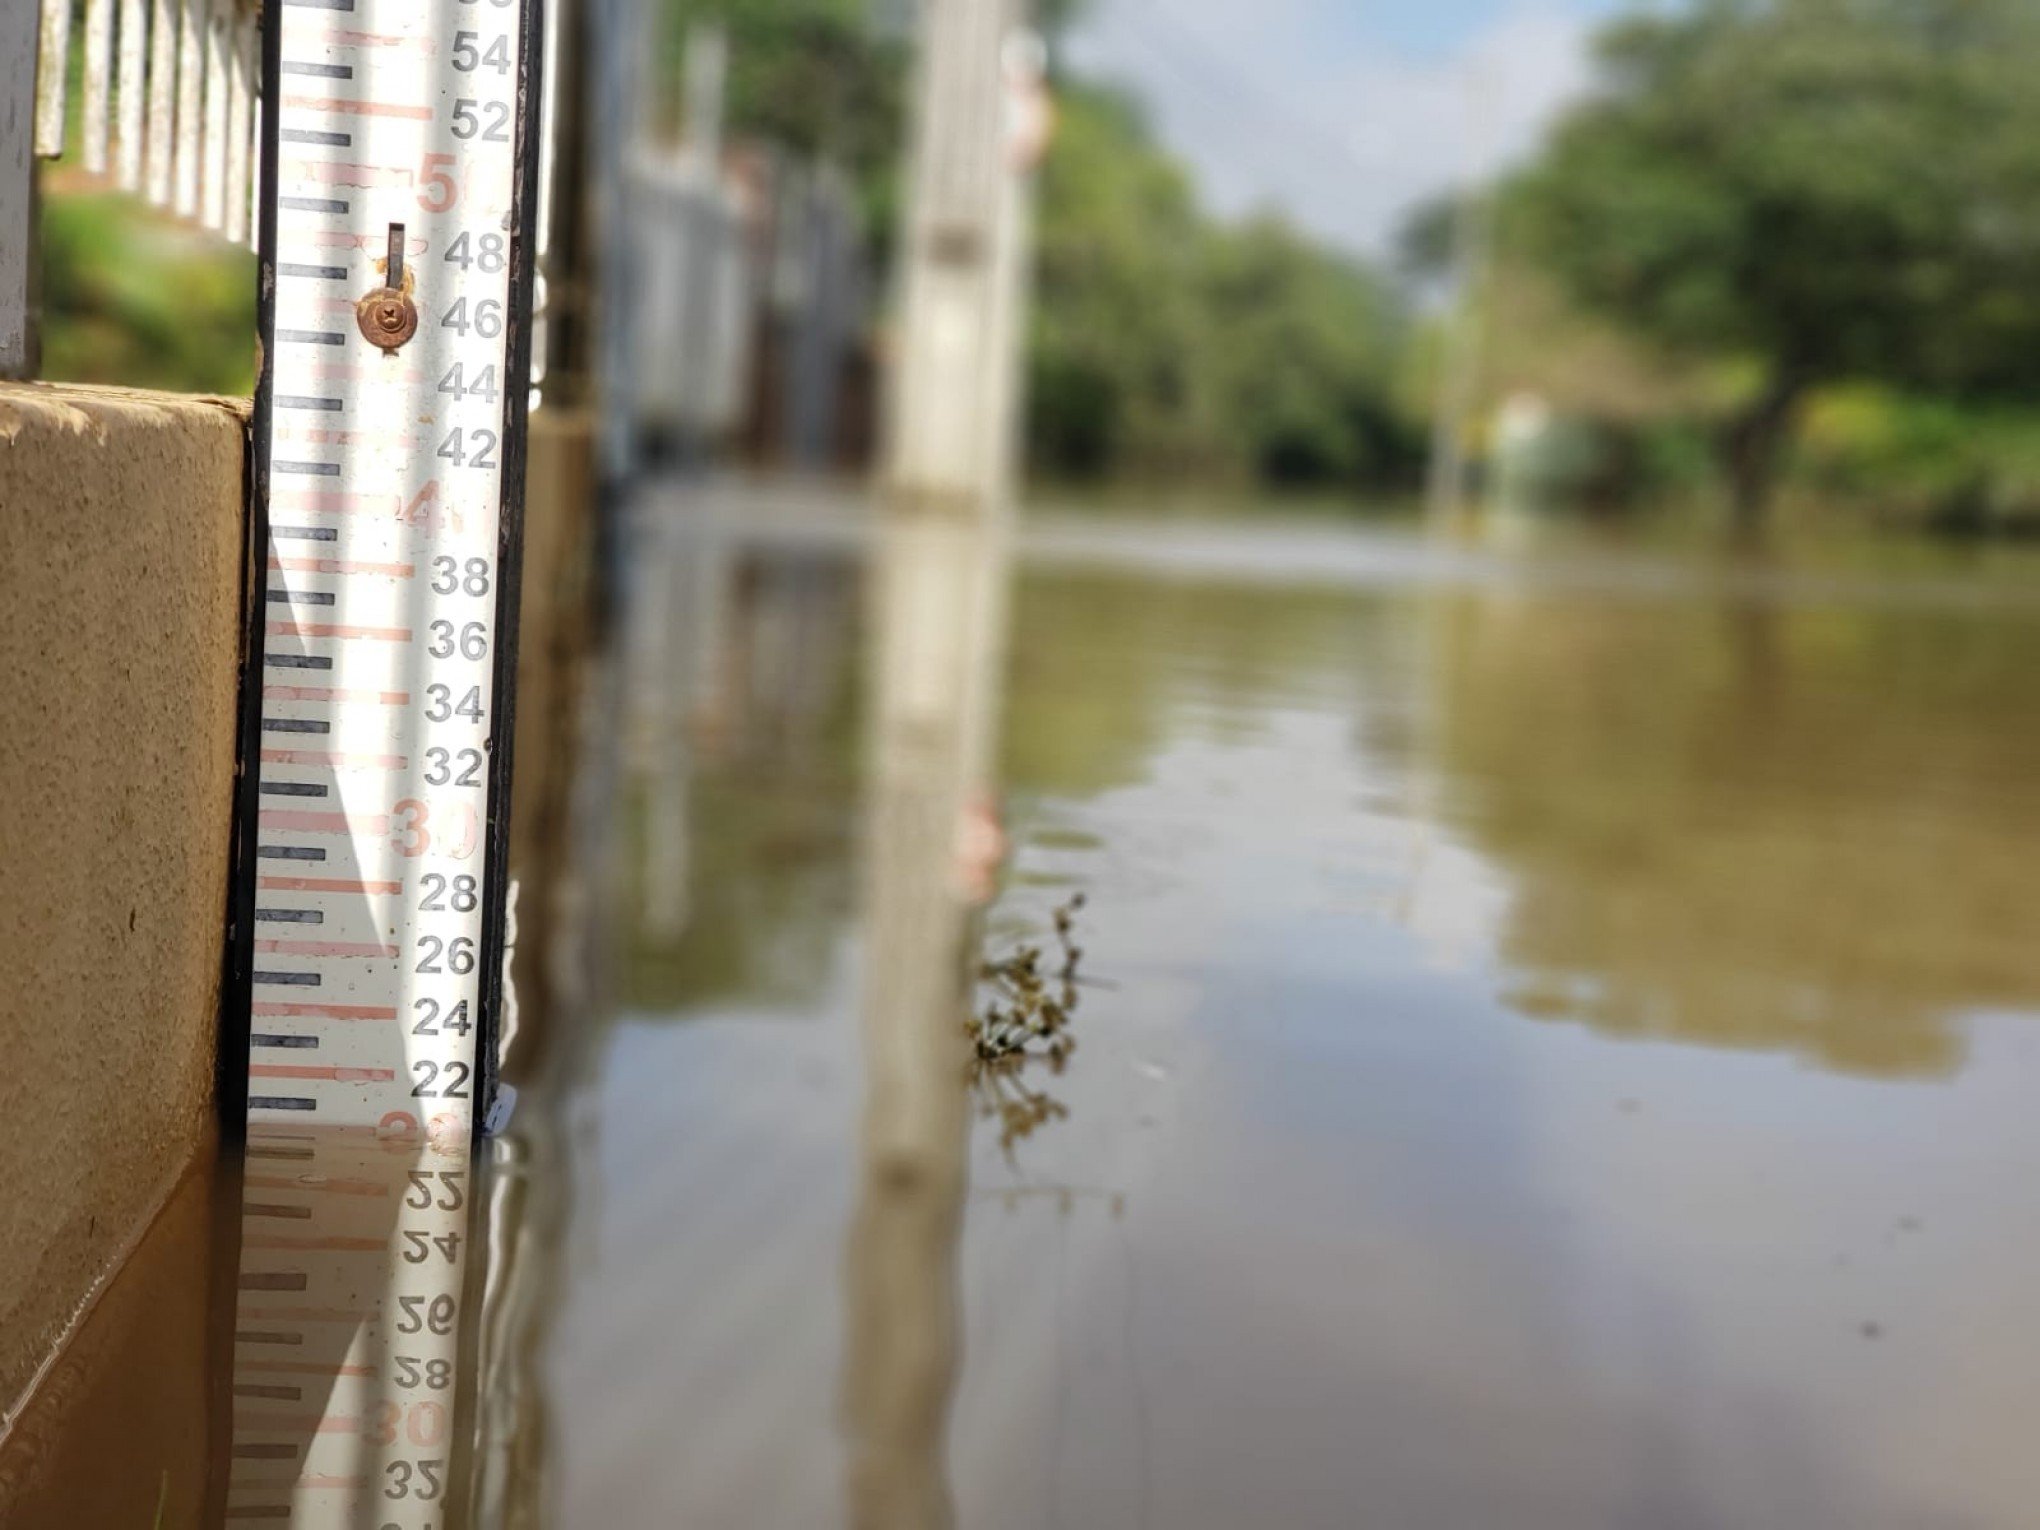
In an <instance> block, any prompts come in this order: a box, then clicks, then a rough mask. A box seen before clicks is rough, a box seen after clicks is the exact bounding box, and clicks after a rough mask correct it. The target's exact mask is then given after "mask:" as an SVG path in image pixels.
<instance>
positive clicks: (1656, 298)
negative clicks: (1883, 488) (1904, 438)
mask: <svg viewBox="0 0 2040 1530" xmlns="http://www.w3.org/2000/svg"><path fill="white" fill-rule="evenodd" d="M1600 62H1601V84H1602V90H1601V91H1600V93H1599V94H1598V95H1597V96H1595V97H1594V98H1593V99H1592V100H1591V101H1590V102H1589V103H1588V104H1587V105H1585V106H1584V107H1582V108H1580V109H1579V110H1578V111H1576V112H1575V113H1574V114H1573V115H1572V116H1571V117H1570V118H1569V119H1568V120H1567V121H1566V122H1565V123H1564V124H1563V126H1562V128H1561V130H1560V131H1559V133H1558V134H1557V136H1556V138H1555V140H1554V142H1553V144H1552V146H1551V148H1550V150H1549V152H1548V153H1547V154H1546V156H1545V157H1544V159H1543V161H1542V162H1541V163H1540V164H1539V165H1538V166H1537V167H1536V168H1535V169H1534V170H1533V171H1532V172H1531V173H1529V175H1528V176H1527V177H1525V178H1524V180H1523V181H1522V182H1521V184H1520V185H1519V186H1517V187H1516V188H1515V189H1514V193H1513V199H1512V200H1513V204H1514V209H1515V212H1516V214H1517V216H1518V218H1519V219H1520V226H1521V227H1522V228H1523V229H1524V230H1525V231H1526V232H1527V234H1528V235H1529V237H1530V239H1531V242H1532V246H1533V248H1534V249H1535V251H1536V252H1537V254H1538V256H1539V257H1540V258H1541V260H1542V261H1543V262H1544V263H1545V264H1546V266H1547V267H1548V268H1549V269H1550V270H1551V271H1553V272H1554V273H1555V274H1556V275H1557V276H1558V277H1559V278H1560V280H1561V281H1562V282H1563V284H1564V285H1565V287H1566V288H1567V290H1568V291H1569V292H1570V293H1571V295H1572V296H1573V297H1574V298H1575V299H1577V300H1578V301H1579V302H1580V303H1581V304H1582V305H1583V306H1584V307H1585V308H1586V309H1587V310H1589V311H1590V312H1592V313H1597V314H1602V315H1605V316H1608V317H1610V318H1612V319H1614V320H1616V321H1618V322H1619V323H1621V324H1623V325H1625V326H1627V327H1629V328H1630V329H1632V330H1633V331H1634V332H1636V333H1637V334H1639V335H1640V336H1642V337H1644V338H1646V339H1647V340H1650V341H1653V342H1657V343H1660V344H1663V345H1666V346H1670V347H1674V348H1677V349H1680V350H1684V351H1686V352H1689V353H1695V354H1702V355H1715V356H1719V355H1724V354H1728V355H1738V356H1741V357H1743V358H1745V359H1747V360H1748V361H1750V362H1751V363H1753V366H1752V368H1751V371H1752V375H1753V379H1754V381H1753V386H1752V389H1751V402H1750V404H1749V405H1748V407H1747V408H1746V410H1745V412H1744V413H1743V415H1742V417H1741V418H1740V420H1739V421H1738V422H1737V425H1736V428H1735V429H1734V430H1732V431H1731V433H1730V434H1729V435H1728V436H1727V437H1726V438H1725V446H1726V449H1727V450H1728V452H1729V453H1730V455H1731V458H1732V463H1733V466H1734V467H1735V468H1736V469H1737V471H1738V473H1739V474H1740V475H1741V477H1742V484H1741V486H1742V487H1743V488H1744V489H1745V490H1750V491H1755V493H1756V495H1757V497H1758V498H1761V494H1762V491H1763V489H1764V488H1765V487H1767V484H1766V483H1765V482H1763V481H1762V480H1764V479H1765V478H1766V477H1767V476H1768V472H1769V470H1770V468H1771V467H1772V466H1774V465H1775V461H1776V457H1777V451H1776V448H1777V446H1778V445H1779V443H1780V442H1781V441H1782V439H1783V437H1784V435H1785V433H1786V431H1787V430H1789V428H1790V426H1791V424H1792V420H1793V416H1794V412H1795V410H1796V407H1797V405H1798V403H1799V401H1800V399H1801V397H1802V396H1803V395H1804V394H1805V393H1806V392H1807V391H1808V390H1810V389H1812V388H1816V387H1820V386H1826V385H1831V384H1835V383H1841V382H1871V383H1881V384H1885V385H1888V386H1891V387H1895V388H1902V389H1912V390H1920V391H1928V392H1932V393H1935V394H1937V395H1940V396H1942V397H1944V398H1950V399H1953V398H1979V397H1989V398H2006V397H2020V398H2025V397H2031V396H2034V395H2036V394H2040V284H2036V283H2035V282H2034V280H2033V271H2034V269H2035V268H2036V263H2040V94H2036V93H2035V92H2034V91H2033V89H2032V87H2031V80H2032V77H2033V74H2034V71H2035V69H2036V68H2040V15H2036V14H2035V13H2034V11H2033V9H2032V8H2031V7H2030V6H2028V5H2025V4H2023V3H2021V0H1702V3H1700V4H1698V5H1696V6H1694V7H1693V8H1691V9H1688V10H1682V11H1679V12H1676V13H1672V14H1654V15H1650V16H1647V17H1639V18H1636V19H1632V20H1628V21H1625V22H1622V23H1619V24H1617V25H1616V26H1614V27H1612V28H1611V29H1610V30H1609V31H1608V32H1607V33H1606V34H1604V37H1603V39H1602V43H1601V50H1600Z"/></svg>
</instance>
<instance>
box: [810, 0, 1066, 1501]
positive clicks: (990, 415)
mask: <svg viewBox="0 0 2040 1530" xmlns="http://www.w3.org/2000/svg"><path fill="white" fill-rule="evenodd" d="M1019 14H1020V11H1019V4H1018V0H936V3H934V4H931V5H929V6H928V7H927V8H926V9H925V11H924V13H923V18H924V19H923V28H922V36H921V78H920V81H919V93H918V97H917V101H916V114H915V122H914V144H913V151H912V157H911V161H910V175H909V178H910V205H909V216H908V218H907V222H906V227H905V230H904V234H903V238H902V240H901V246H902V263H903V280H902V288H901V294H902V312H901V323H900V343H899V363H898V368H897V370H896V372H895V374H894V377H893V395H892V399H891V417H890V419H889V421H888V425H889V430H890V436H889V440H888V443H887V462H886V478H885V484H884V493H883V496H882V503H883V505H884V511H885V521H886V525H885V533H884V541H883V544H882V547H881V550H880V557H879V567H878V570H877V580H876V590H875V615H876V623H875V626H876V634H877V642H876V650H877V652H876V663H877V686H876V699H875V704H874V734H875V749H874V758H873V762H872V772H873V774H872V781H871V787H870V795H869V804H868V816H867V828H868V843H867V845H866V850H865V855H866V883H865V895H866V902H865V924H866V939H865V953H866V955H865V979H864V996H863V1006H864V1048H865V1077H866V1096H865V1112H864V1141H863V1185H862V1188H861V1193H860V1198H859V1204H858V1210H857V1216H856V1220H855V1223H854V1224H853V1226H852V1229H851V1235H850V1249H849V1256H848V1261H847V1264H848V1281H849V1312H848V1318H849V1322H848V1334H847V1338H846V1350H845V1355H844V1385H843V1405H844V1414H845V1424H846V1427H847V1430H848V1433H849V1436H850V1439H849V1444H850V1483H849V1487H850V1501H851V1506H852V1507H851V1521H852V1523H853V1524H855V1525H859V1526H874V1527H876V1526H884V1527H886V1530H918V1527H923V1526H942V1525H947V1524H948V1523H950V1521H951V1519H952V1517H953V1516H952V1508H951V1504H950V1498H949V1488H948V1483H947V1481H946V1480H945V1476H944V1470H943V1454H944V1440H945V1431H946V1425H947V1418H948V1412H949V1403H950V1394H951V1391H952V1390H953V1387H954V1380H955V1366H956V1326H957V1296H956V1289H955V1287H956V1246H957V1238H958V1234H959V1231H960V1228H961V1221H962V1215H963V1192H964V1185H965V1156H964V1148H965V1143H966V1136H967V1131H968V1124H969V1113H968V1102H967V1100H966V1098H965V1082H966V1077H967V1068H968V1055H967V1052H966V1049H965V1043H964V1035H963V1026H962V1022H963V1018H964V1014H965V1012H966V1007H967V1004H968V995H967V992H966V982H967V974H968V951H967V947H968V944H969V938H970V934H971V925H972V921H971V909H972V899H973V896H974V895H975V894H977V893H978V892H979V891H980V890H981V889H980V887H979V885H978V884H980V883H981V882H982V881H983V880H984V874H983V872H982V870H980V872H979V874H977V875H973V874H972V870H971V867H970V865H969V861H970V859H971V857H972V853H973V852H972V848H971V834H970V828H971V818H970V815H971V814H973V813H975V814H977V815H978V816H979V818H980V819H981V820H982V819H984V818H987V817H988V816H989V813H990V808H989V796H990V794H989V791H988V790H987V787H988V783H989V777H990V760H989V753H990V745H991V738H992V731H993V714H994V706H993V696H994V681H995V676H996V674H997V670H998V666H999V662H1000V648H1001V641H1000V634H1001V631H1002V627H1003V622H1004V606H1005V603H1004V597H1003V590H1004V570H1003V551H1004V535H1005V525H1006V521H1007V518H1008V514H1009V497H1010V489H1011V477H1012V456H1013V439H1014V431H1013V422H1014V415H1015V412H1016V402H1017V391H1018V390H1017V387H1016V385H1015V376H1016V372H1015V364H1016V359H1017V352H1018V335H1019V333H1020V328H1021V326H1020V310H1021V306H1022V296H1023V290H1024V266H1025V262H1024V252H1025V243H1026V219H1025V216H1024V211H1025V188H1024V179H1023V177H1022V175H1021V174H1020V173H1019V171H1020V170H1021V169H1022V168H1023V167H1022V164H1021V160H1020V157H1019V156H1018V155H1016V153H1015V152H1014V150H1015V144H1014V140H1013V132H1012V129H1013V116H1014V112H1013V97H1014V94H1015V83H1016V82H1015V76H1016V75H1026V74H1027V73H1028V72H1029V70H1030V69H1033V70H1038V67H1039V62H1038V55H1037V54H1036V53H1035V52H1033V51H1030V50H1029V49H1028V48H1027V47H1026V45H1025V42H1024V41H1020V40H1018V39H1020V38H1021V37H1022V34H1020V33H1018V31H1017V22H1018V19H1019ZM1019 83H1021V84H1023V85H1024V84H1025V83H1026V82H1024V81H1023V82H1019ZM978 837H979V839H980V841H981V842H982V841H983V840H986V839H990V838H992V837H993V836H992V834H991V833H990V832H989V831H988V828H987V826H985V825H984V824H983V823H982V822H981V823H980V824H979V836H978Z"/></svg>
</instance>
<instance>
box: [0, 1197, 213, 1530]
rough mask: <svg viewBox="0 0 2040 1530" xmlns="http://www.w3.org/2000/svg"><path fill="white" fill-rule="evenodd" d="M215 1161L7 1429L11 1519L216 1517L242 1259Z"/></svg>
mask: <svg viewBox="0 0 2040 1530" xmlns="http://www.w3.org/2000/svg"><path fill="white" fill-rule="evenodd" d="M210 1169H211V1165H210V1164H209V1163H207V1162H205V1161H203V1160H201V1161H200V1162H199V1163H197V1164H195V1165H193V1166H192V1171H191V1172H190V1173H189V1174H187V1175H186V1176H185V1177H184V1179H183V1180H182V1181H181V1182H180V1183H179V1184H178V1185H177V1186H176V1188H175V1189H174V1190H173V1191H172V1193H171V1196H170V1200H169V1202H168V1204H166V1205H165V1206H164V1207H163V1210H162V1212H161V1213H160V1214H159V1215H158V1216H157V1218H156V1220H155V1221H154V1222H153V1223H151V1224H150V1227H149V1231H148V1235H147V1236H146V1237H144V1238H143V1239H142V1241H141V1244H140V1246H139V1247H137V1248H136V1249H135V1251H134V1253H133V1255H132V1256H131V1257H130V1258H129V1259H128V1260H127V1261H126V1262H125V1263H124V1264H123V1265H122V1266H121V1268H120V1269H119V1270H118V1271H116V1272H115V1274H114V1277H113V1279H112V1280H111V1282H110V1283H109V1284H108V1285H107V1287H106V1289H105V1291H104V1292H103V1294H102V1295H101V1296H100V1297H99V1299H98V1301H96V1302H95V1303H94V1304H93V1307H92V1311H91V1315H90V1316H88V1317H87V1318H86V1320H85V1322H84V1323H83V1325H82V1326H81V1327H80V1328H79V1329H78V1331H77V1332H76V1333H75V1334H73V1335H72V1336H71V1338H70V1341H69V1342H68V1343H67V1344H66V1345H65V1346H64V1349H63V1352H62V1353H61V1354H59V1355H58V1356H57V1357H56V1359H55V1361H54V1363H53V1364H52V1365H51V1366H50V1368H49V1370H48V1372H47V1373H46V1374H45V1375H44V1376H43V1378H42V1381H41V1383H40V1384H39V1385H38V1386H37V1387H36V1389H35V1395H34V1396H33V1397H32V1398H30V1399H29V1401H28V1403H27V1404H26V1406H24V1407H23V1409H22V1410H21V1412H20V1414H19V1415H18V1416H17V1417H16V1419H15V1420H14V1423H13V1427H12V1428H10V1429H9V1430H8V1432H7V1434H6V1436H5V1437H4V1438H0V1525H5V1526H7V1530H83V1527H87V1526H100V1525H106V1526H122V1527H132V1530H183V1527H185V1526H191V1527H194V1530H195V1527H197V1526H201V1525H218V1524H219V1523H220V1514H219V1510H220V1508H222V1507H224V1504H225V1498H226V1494H225V1470H224V1468H225V1464H226V1461H227V1459H228V1457H227V1449H228V1445H229V1443H230V1441H229V1439H228V1436H229V1434H230V1433H231V1416H232V1415H231V1397H230V1396H229V1395H228V1394H227V1389H228V1388H229V1387H230V1386H231V1385H232V1371H233V1347H232V1345H231V1344H230V1343H227V1342H224V1340H225V1339H226V1338H227V1337H228V1336H229V1335H230V1334H231V1331H232V1323H233V1317H234V1276H235V1274H236V1273H237V1263H236V1261H235V1259H234V1251H233V1247H232V1245H231V1243H230V1242H229V1241H227V1240H226V1239H225V1238H224V1237H223V1231H224V1230H225V1229H229V1228H231V1226H232V1223H231V1221H229V1220H227V1218H228V1217H230V1216H231V1215H232V1210H231V1209H229V1210H228V1211H227V1213H226V1216H222V1215H220V1214H219V1208H218V1207H216V1205H215V1204H214V1201H213V1196H212V1194H211V1192H212V1190H213V1188H214V1187H213V1186H212V1184H211V1183H210V1182H209V1181H210ZM238 1183H239V1182H238V1181H237V1180H232V1179H229V1180H228V1181H227V1182H226V1184H225V1187H224V1188H225V1189H226V1190H227V1191H229V1192H231V1191H233V1190H235V1189H237V1188H238ZM236 1199H238V1197H236ZM223 1330H224V1331H223Z"/></svg>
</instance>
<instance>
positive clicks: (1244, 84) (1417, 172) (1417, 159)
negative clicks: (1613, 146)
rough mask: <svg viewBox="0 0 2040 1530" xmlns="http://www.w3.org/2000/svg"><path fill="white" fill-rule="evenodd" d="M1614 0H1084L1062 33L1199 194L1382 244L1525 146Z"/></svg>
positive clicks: (1343, 238) (1566, 89)
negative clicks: (1148, 121)
mask: <svg viewBox="0 0 2040 1530" xmlns="http://www.w3.org/2000/svg"><path fill="white" fill-rule="evenodd" d="M1623 8H1624V6H1623V4H1622V0H1092V9H1091V14H1090V16H1089V17H1088V18H1087V19H1086V21H1085V22H1084V23H1083V25H1082V27H1081V28H1080V29H1079V31H1078V32H1077V33H1076V35H1074V36H1073V37H1072V38H1071V40H1070V59H1071V62H1072V63H1073V64H1074V65H1076V67H1078V68H1079V69H1081V70H1083V71H1084V72H1085V73H1087V74H1091V75H1094V76H1101V77H1104V78H1108V79H1112V80H1116V81H1119V82H1121V83H1124V84H1127V85H1130V86H1132V87H1133V88H1134V89H1135V90H1136V92H1137V93H1138V94H1139V95H1140V96H1141V97H1142V98H1143V99H1145V100H1146V101H1147V103H1148V105H1149V107H1150V109H1151V111H1152V112H1153V117H1154V122H1155V126H1156V128H1157V129H1158V130H1159V132H1160V133H1161V136H1162V138H1163V140H1164V142H1165V143H1166V144H1167V145H1168V146H1169V147H1170V148H1171V149H1172V150H1174V151H1175V152H1176V153H1177V154H1178V155H1179V156H1181V157H1182V158H1183V159H1184V160H1185V161H1187V162H1188V163H1189V164H1190V166H1191V167H1192V169H1193V170H1194V171H1195V172H1196V175H1197V179H1198V183H1199V185H1200V187H1201V188H1202V190H1203V193H1204V197H1205V200H1206V203H1207V205H1209V206H1211V207H1212V208H1213V209H1214V210H1216V211H1218V212H1220V213H1224V214H1238V213H1243V212H1246V211H1249V210H1251V209H1254V208H1257V207H1262V206H1268V205H1271V204H1272V205H1274V206H1276V207H1278V208H1280V209H1281V210H1282V211H1284V212H1286V213H1288V214H1289V215H1290V216H1291V217H1292V218H1294V219H1295V220H1296V221H1297V222H1299V223H1301V224H1303V225H1304V226H1305V227H1307V228H1309V229H1311V230H1313V231H1314V232H1315V233H1317V234H1318V235H1320V236H1321V237H1324V238H1326V239H1329V240H1331V241H1334V242H1336V243H1338V244H1341V245H1344V246H1346V247H1348V248H1351V249H1355V250H1358V251H1361V252H1363V253H1369V254H1376V255H1378V254H1382V253H1385V252H1387V251H1388V250H1389V249H1391V248H1392V246H1393V242H1394V238H1395V234H1396V230H1397V229H1398V228H1399V227H1400V225H1401V223H1402V220H1403V218H1404V216H1405V215H1406V214H1407V213H1408V212H1409V210H1410V209H1411V208H1412V207H1414V206H1416V205H1418V204H1419V203H1421V202H1423V201H1426V200H1428V199H1430V198H1431V197H1434V196H1437V195H1439V194H1440V193H1442V192H1445V191H1447V190H1449V189H1451V188H1452V187H1454V186H1455V185H1458V184H1462V183H1464V181H1465V180H1466V178H1467V177H1468V175H1469V174H1470V173H1471V174H1479V175H1485V174H1488V173H1492V172H1493V171H1494V170H1495V169H1497V168H1500V167H1501V166H1503V165H1505V164H1507V163H1509V162H1511V161H1513V160H1516V159H1520V158H1521V157H1523V156H1524V155H1526V154H1528V153H1529V152H1531V151H1532V150H1533V149H1534V148H1535V146H1536V144H1537V141H1538V139H1539V137H1540V136H1541V134H1542V133H1543V131H1544V129H1545V127H1546V126H1547V125H1548V124H1549V122H1550V121H1551V119H1552V117H1553V116H1554V115H1555V114H1556V113H1557V112H1558V111H1560V110H1562V108H1563V107H1564V105H1565V103H1566V102H1568V101H1569V100H1571V99H1573V98H1574V97H1576V96H1577V95H1578V94H1579V93H1580V91H1581V90H1582V89H1584V88H1585V86H1586V84H1587V81H1588V55H1587V48H1588V42H1589V40H1590V38H1591V37H1592V34H1593V31H1594V29H1595V27H1596V26H1597V25H1598V24H1600V23H1601V22H1603V21H1605V20H1606V19H1607V18H1608V17H1610V16H1612V15H1614V14H1615V13H1616V12H1617V11H1618V10H1621V9H1623Z"/></svg>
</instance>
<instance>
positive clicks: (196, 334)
mask: <svg viewBox="0 0 2040 1530" xmlns="http://www.w3.org/2000/svg"><path fill="white" fill-rule="evenodd" d="M42 232H43V367H42V375H43V376H45V377H50V378H58V379H62V380H65V381H69V382H103V383H123V384H127V385H129V386H133V387H142V388H167V389H175V390H179V391H184V392H200V393H247V392H250V391H251V390H252V389H253V388H254V386H255V257H254V254H253V253H252V252H251V251H248V250H245V249H239V248H235V247H232V246H228V245H225V244H224V243H223V242H222V241H220V240H219V239H217V238H213V237H210V236H207V235H203V234H198V233H194V232H191V231H189V230H186V229H183V228H180V227H178V226H177V225H176V224H174V223H171V222H170V221H169V220H167V219H166V218H164V217H162V216H160V215H158V214H156V213H153V212H151V211H150V210H148V209H147V208H145V207H143V206H142V205H141V204H139V203H137V202H135V201H133V200H132V199H130V198H127V197H122V196H116V195H113V194H110V193H62V194H56V195H52V196H50V197H49V198H48V200H47V201H46V202H45V203H44V205H43V215H42Z"/></svg>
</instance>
